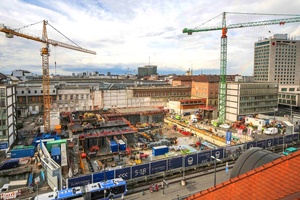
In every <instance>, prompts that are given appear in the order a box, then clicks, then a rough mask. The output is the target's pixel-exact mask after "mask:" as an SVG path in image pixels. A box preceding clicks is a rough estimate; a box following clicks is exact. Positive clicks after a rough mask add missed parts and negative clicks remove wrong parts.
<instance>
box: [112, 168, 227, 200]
mask: <svg viewBox="0 0 300 200" xmlns="http://www.w3.org/2000/svg"><path fill="white" fill-rule="evenodd" d="M200 173H202V174H203V175H202V176H201V177H199V176H197V177H195V174H191V175H189V177H195V178H191V179H188V178H189V177H188V176H187V184H186V185H185V186H183V185H181V178H178V179H177V180H178V181H177V182H175V183H174V184H169V187H167V188H166V189H165V191H164V195H163V190H160V191H158V192H153V193H150V191H149V187H150V185H149V187H147V189H145V194H144V195H142V192H140V191H139V192H135V193H132V192H134V191H129V193H131V194H128V195H126V196H125V198H124V199H125V200H136V199H143V200H145V199H146V200H147V199H149V200H150V199H151V200H159V199H164V200H165V199H166V200H173V199H174V200H175V199H183V198H184V197H186V196H188V195H191V194H194V193H197V192H199V191H202V190H205V189H208V188H210V187H212V186H213V185H214V173H212V174H205V175H204V173H203V172H200ZM230 173H231V169H229V172H228V174H226V172H225V169H224V170H221V171H219V172H218V171H217V173H216V183H217V184H219V183H222V182H224V181H227V180H229V178H230ZM158 184H161V182H159V183H158ZM118 199H121V198H118Z"/></svg>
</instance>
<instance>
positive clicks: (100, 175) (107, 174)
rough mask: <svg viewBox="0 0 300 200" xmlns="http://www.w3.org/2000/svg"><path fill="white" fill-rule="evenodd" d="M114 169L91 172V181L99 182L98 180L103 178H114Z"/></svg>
mask: <svg viewBox="0 0 300 200" xmlns="http://www.w3.org/2000/svg"><path fill="white" fill-rule="evenodd" d="M114 172H115V171H114V170H111V171H105V174H104V172H98V173H94V174H92V176H93V183H96V182H99V181H103V180H105V179H106V180H108V179H113V178H115V173H114Z"/></svg>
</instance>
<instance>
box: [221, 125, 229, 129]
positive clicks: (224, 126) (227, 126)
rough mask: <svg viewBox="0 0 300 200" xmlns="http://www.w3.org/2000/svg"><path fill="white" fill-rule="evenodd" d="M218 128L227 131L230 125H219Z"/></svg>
mask: <svg viewBox="0 0 300 200" xmlns="http://www.w3.org/2000/svg"><path fill="white" fill-rule="evenodd" d="M219 127H221V128H225V129H229V128H230V125H229V124H221V125H220V126H219Z"/></svg>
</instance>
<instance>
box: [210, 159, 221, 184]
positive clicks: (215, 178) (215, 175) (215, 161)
mask: <svg viewBox="0 0 300 200" xmlns="http://www.w3.org/2000/svg"><path fill="white" fill-rule="evenodd" d="M210 157H211V158H212V159H214V163H215V173H214V186H215V187H216V182H217V161H219V162H220V161H221V160H220V159H218V158H216V157H214V156H210Z"/></svg>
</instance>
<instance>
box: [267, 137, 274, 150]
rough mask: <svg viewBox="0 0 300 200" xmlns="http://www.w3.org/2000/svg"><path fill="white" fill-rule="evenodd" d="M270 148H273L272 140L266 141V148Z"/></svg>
mask: <svg viewBox="0 0 300 200" xmlns="http://www.w3.org/2000/svg"><path fill="white" fill-rule="evenodd" d="M272 146H274V138H271V139H267V140H266V148H270V147H272Z"/></svg>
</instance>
